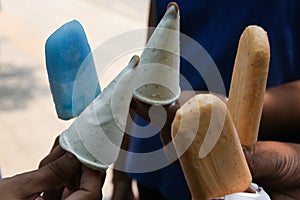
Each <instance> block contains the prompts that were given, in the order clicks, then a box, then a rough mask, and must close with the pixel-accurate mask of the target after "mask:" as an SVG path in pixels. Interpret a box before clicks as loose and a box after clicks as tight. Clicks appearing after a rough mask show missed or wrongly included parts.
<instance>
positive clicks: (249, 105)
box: [228, 25, 270, 146]
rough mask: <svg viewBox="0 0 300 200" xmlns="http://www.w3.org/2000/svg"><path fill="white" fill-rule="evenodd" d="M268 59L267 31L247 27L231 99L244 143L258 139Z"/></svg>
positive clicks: (230, 91) (232, 115)
mask: <svg viewBox="0 0 300 200" xmlns="http://www.w3.org/2000/svg"><path fill="white" fill-rule="evenodd" d="M269 62H270V46H269V41H268V36H267V33H266V32H265V31H264V29H262V28H261V27H259V26H254V25H252V26H248V27H247V28H246V29H245V30H244V32H243V34H242V35H241V38H240V41H239V46H238V50H237V54H236V58H235V63H234V70H233V74H232V80H231V85H230V90H229V98H228V109H229V111H230V114H231V117H232V119H233V122H234V124H235V127H236V129H237V132H238V134H239V138H240V141H241V144H242V145H243V146H250V145H253V144H254V143H255V142H256V141H257V135H258V129H259V124H260V119H261V113H262V108H263V102H264V94H265V90H266V83H267V77H268V71H269Z"/></svg>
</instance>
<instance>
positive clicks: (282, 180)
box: [244, 142, 300, 190]
mask: <svg viewBox="0 0 300 200" xmlns="http://www.w3.org/2000/svg"><path fill="white" fill-rule="evenodd" d="M244 153H245V157H246V160H247V163H248V166H249V169H250V171H251V174H252V176H253V179H254V181H255V182H257V183H258V184H260V185H262V186H264V187H266V188H272V189H281V190H282V189H284V188H287V189H288V188H291V187H295V186H296V185H298V186H299V185H300V181H299V179H300V175H299V174H300V173H299V170H300V156H299V155H300V145H298V144H291V143H282V142H257V143H256V144H255V145H253V146H251V147H245V148H244Z"/></svg>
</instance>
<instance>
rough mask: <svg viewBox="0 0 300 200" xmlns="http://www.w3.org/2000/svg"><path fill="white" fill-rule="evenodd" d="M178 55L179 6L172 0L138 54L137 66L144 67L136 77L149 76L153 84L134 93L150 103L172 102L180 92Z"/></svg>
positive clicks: (147, 78) (165, 103) (146, 85)
mask: <svg viewBox="0 0 300 200" xmlns="http://www.w3.org/2000/svg"><path fill="white" fill-rule="evenodd" d="M179 54H180V52H179V9H178V5H177V4H176V3H170V4H169V5H168V8H167V11H166V13H165V15H164V16H163V18H162V19H161V21H160V23H159V24H158V26H157V27H156V29H155V30H154V32H153V34H152V36H151V37H150V39H149V41H148V43H147V45H146V47H145V49H144V51H143V53H142V55H141V61H140V66H144V70H141V71H140V73H139V77H140V79H141V80H143V79H145V80H151V79H152V80H153V83H145V84H144V85H142V86H141V87H139V88H138V89H137V90H136V91H135V93H134V96H135V97H136V98H137V99H139V100H140V101H142V102H145V103H148V104H151V105H153V104H160V105H167V104H170V103H172V102H174V101H175V100H176V99H177V98H178V97H179V95H180V87H179V59H180V55H179ZM155 66H156V67H155ZM157 67H159V68H160V69H159V70H157ZM170 74H172V75H170ZM155 79H156V80H155ZM159 79H164V81H163V82H161V81H159Z"/></svg>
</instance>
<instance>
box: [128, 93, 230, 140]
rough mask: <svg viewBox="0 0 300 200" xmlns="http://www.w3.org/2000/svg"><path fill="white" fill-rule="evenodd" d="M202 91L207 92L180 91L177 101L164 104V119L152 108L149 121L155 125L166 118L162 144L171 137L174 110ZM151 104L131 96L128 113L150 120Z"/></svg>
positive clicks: (162, 131)
mask: <svg viewBox="0 0 300 200" xmlns="http://www.w3.org/2000/svg"><path fill="white" fill-rule="evenodd" d="M204 93H208V92H207V91H192V90H186V91H182V92H181V94H180V97H179V98H178V100H177V101H175V102H174V103H172V104H169V105H165V106H163V108H164V109H165V111H166V114H167V117H166V119H162V116H163V115H161V114H160V112H159V111H158V112H155V110H156V109H153V110H154V111H153V113H152V114H153V121H151V123H153V125H154V126H155V125H156V122H160V121H162V120H166V122H165V124H164V126H163V128H162V129H161V134H160V136H161V140H162V142H163V144H164V145H167V144H168V143H169V142H171V140H172V138H171V124H172V122H173V120H174V117H175V114H176V111H177V110H178V109H179V108H180V107H181V106H182V105H183V104H184V103H185V102H187V101H188V100H189V99H191V98H192V97H194V96H195V95H197V94H204ZM215 95H217V96H218V97H220V98H221V99H222V100H223V101H225V102H226V99H225V98H224V96H221V95H219V94H215ZM151 106H152V105H149V104H146V103H143V102H141V101H139V100H138V99H136V98H133V99H132V101H131V105H130V114H131V115H132V114H136V115H138V116H140V117H141V118H143V119H144V120H146V121H148V122H150V117H149V109H150V108H151Z"/></svg>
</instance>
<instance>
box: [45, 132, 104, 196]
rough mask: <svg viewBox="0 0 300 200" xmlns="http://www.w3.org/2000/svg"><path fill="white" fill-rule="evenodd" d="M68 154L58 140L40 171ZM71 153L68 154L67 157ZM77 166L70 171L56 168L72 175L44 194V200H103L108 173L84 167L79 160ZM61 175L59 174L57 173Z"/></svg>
mask: <svg viewBox="0 0 300 200" xmlns="http://www.w3.org/2000/svg"><path fill="white" fill-rule="evenodd" d="M65 154H66V151H64V150H63V149H62V148H61V147H60V146H59V137H57V138H56V140H55V143H54V145H53V147H52V150H51V152H50V154H49V155H48V156H46V157H45V158H44V159H43V160H42V161H41V163H40V166H39V167H40V169H41V168H44V167H45V166H47V165H49V164H51V163H52V162H55V161H56V160H57V159H60V158H61V157H62V156H63V155H65ZM68 154H70V153H67V155H68ZM75 160H76V163H77V164H76V165H72V166H70V169H64V168H60V166H57V167H56V166H55V167H54V170H55V169H63V170H64V171H67V170H69V171H67V172H68V173H70V174H71V176H69V177H68V178H67V179H66V178H64V182H63V183H62V184H57V185H55V187H51V188H49V189H47V190H44V191H43V192H44V193H43V199H44V200H54V199H66V200H69V199H70V200H81V199H82V200H83V199H92V200H93V199H102V193H101V188H102V187H103V184H104V180H105V175H106V172H105V171H104V170H102V171H95V170H91V169H89V168H88V167H86V166H84V165H82V164H81V163H80V162H79V161H78V160H77V159H75ZM57 174H58V175H60V174H59V173H57Z"/></svg>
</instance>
